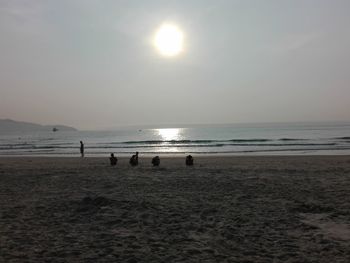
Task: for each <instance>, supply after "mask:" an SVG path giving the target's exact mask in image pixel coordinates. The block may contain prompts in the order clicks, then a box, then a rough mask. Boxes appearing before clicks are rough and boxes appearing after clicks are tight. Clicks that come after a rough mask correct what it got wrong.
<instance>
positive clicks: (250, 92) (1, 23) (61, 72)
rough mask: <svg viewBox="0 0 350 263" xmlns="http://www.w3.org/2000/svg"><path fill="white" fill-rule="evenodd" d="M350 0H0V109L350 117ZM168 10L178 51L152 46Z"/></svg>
mask: <svg viewBox="0 0 350 263" xmlns="http://www.w3.org/2000/svg"><path fill="white" fill-rule="evenodd" d="M349 11H350V1H349V0H327V1H326V0H289V1H287V0H285V1H281V0H265V1H262V0H255V1H253V0H250V1H247V0H240V1H234V0H226V1H224V0H221V1H220V0H211V1H206V0H197V1H190V0H183V1H161V0H158V1H151V0H147V1H146V0H144V1H142V0H139V1H131V0H124V1H121V0H120V1H117V0H104V1H100V0H95V1H92V0H76V1H74V0H55V1H53V0H52V1H50V0H42V1H35V0H22V1H21V0H0V118H12V119H16V120H22V121H31V122H37V123H42V124H57V123H59V124H66V125H72V126H74V127H77V128H81V129H95V128H96V129H101V128H106V127H114V126H120V125H133V124H150V125H152V124H155V125H157V124H170V125H171V124H176V123H182V124H186V123H235V122H280V121H283V122H286V121H350V51H349V48H350V15H349ZM164 21H170V22H172V23H175V24H177V25H178V27H180V28H181V29H182V30H183V32H184V34H185V50H184V52H183V53H182V54H181V55H180V56H177V57H173V58H165V57H162V56H161V55H160V54H159V52H157V50H155V48H154V47H153V46H152V43H151V39H152V35H153V34H154V32H155V30H156V29H157V27H159V26H160V25H161V24H162V23H163V22H164Z"/></svg>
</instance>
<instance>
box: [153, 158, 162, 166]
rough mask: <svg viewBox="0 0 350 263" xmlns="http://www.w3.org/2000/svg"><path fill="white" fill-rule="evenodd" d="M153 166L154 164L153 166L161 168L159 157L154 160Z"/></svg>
mask: <svg viewBox="0 0 350 263" xmlns="http://www.w3.org/2000/svg"><path fill="white" fill-rule="evenodd" d="M152 164H153V166H159V164H160V158H159V156H156V157H153V158H152Z"/></svg>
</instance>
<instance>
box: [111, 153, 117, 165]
mask: <svg viewBox="0 0 350 263" xmlns="http://www.w3.org/2000/svg"><path fill="white" fill-rule="evenodd" d="M109 160H110V161H111V166H115V165H117V162H118V158H117V157H115V156H114V153H111V157H109Z"/></svg>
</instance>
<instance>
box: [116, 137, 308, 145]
mask: <svg viewBox="0 0 350 263" xmlns="http://www.w3.org/2000/svg"><path fill="white" fill-rule="evenodd" d="M304 140H307V139H294V138H281V139H277V140H273V139H265V138H261V139H259V138H257V139H230V140H145V141H126V142H114V143H113V144H163V143H167V144H186V143H187V144H196V143H218V142H221V143H224V142H238V143H239V142H241V143H251V142H272V141H304Z"/></svg>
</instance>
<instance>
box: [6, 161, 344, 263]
mask: <svg viewBox="0 0 350 263" xmlns="http://www.w3.org/2000/svg"><path fill="white" fill-rule="evenodd" d="M0 262H129V263H132V262H246V263H247V262H327V263H328V262H344V263H345V262H350V156H298V157H293V156H284V157H277V156H269V157H267V156H266V157H201V158H198V157H196V156H195V165H194V167H186V166H185V165H184V159H183V158H182V159H179V158H162V156H161V165H160V167H152V166H151V161H150V159H149V158H142V156H141V158H140V165H139V166H138V167H130V166H129V164H128V160H127V159H125V158H124V159H123V158H120V159H119V162H118V165H117V167H110V166H109V160H108V158H106V159H101V158H85V159H81V158H34V157H33V158H0Z"/></svg>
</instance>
